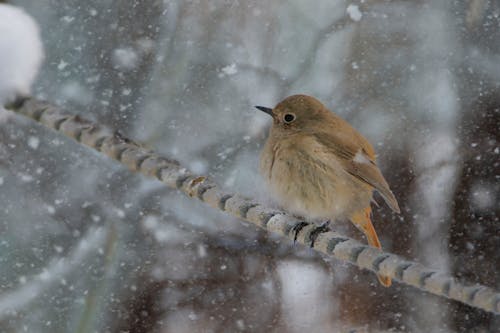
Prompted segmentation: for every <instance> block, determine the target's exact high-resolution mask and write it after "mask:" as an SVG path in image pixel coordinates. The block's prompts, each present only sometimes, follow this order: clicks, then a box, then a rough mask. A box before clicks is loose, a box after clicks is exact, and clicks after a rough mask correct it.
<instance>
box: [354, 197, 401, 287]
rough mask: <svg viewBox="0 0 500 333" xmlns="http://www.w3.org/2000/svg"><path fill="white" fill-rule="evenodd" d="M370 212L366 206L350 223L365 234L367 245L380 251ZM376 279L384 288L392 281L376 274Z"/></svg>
mask: <svg viewBox="0 0 500 333" xmlns="http://www.w3.org/2000/svg"><path fill="white" fill-rule="evenodd" d="M371 211H372V210H371V208H370V206H368V207H367V208H365V209H364V210H362V211H360V212H357V213H355V214H354V215H353V216H352V217H351V222H352V223H353V224H354V225H355V226H356V227H357V228H358V229H359V230H361V231H362V232H363V233H364V234H365V236H366V239H367V240H368V244H369V245H371V246H373V247H376V248H378V249H382V246H381V245H380V241H379V239H378V236H377V232H376V231H375V228H374V227H373V224H372V220H371ZM377 277H378V280H379V282H380V283H381V284H382V285H383V286H385V287H389V286H390V285H391V284H392V280H391V278H390V277H388V276H385V275H380V274H377Z"/></svg>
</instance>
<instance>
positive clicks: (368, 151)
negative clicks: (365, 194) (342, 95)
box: [314, 123, 400, 213]
mask: <svg viewBox="0 0 500 333" xmlns="http://www.w3.org/2000/svg"><path fill="white" fill-rule="evenodd" d="M346 124H347V123H346ZM347 126H348V128H349V129H348V130H345V129H346V127H344V131H343V133H342V134H340V133H335V132H333V131H328V132H322V133H315V135H314V136H315V139H316V140H317V141H318V143H319V146H321V147H325V149H327V150H328V151H329V153H331V154H334V155H335V157H336V158H337V160H338V161H339V162H340V164H341V165H342V166H343V167H344V170H345V171H346V172H347V173H349V174H351V175H352V176H354V177H356V178H357V179H359V180H361V181H363V182H365V183H367V184H369V185H370V186H373V187H374V188H375V190H377V191H378V192H379V193H380V194H381V195H382V197H383V198H384V200H385V202H386V203H387V205H389V207H390V208H391V209H392V210H393V211H395V212H397V213H399V212H400V210H399V205H398V202H397V200H396V197H394V194H393V193H392V192H391V190H390V188H389V184H387V181H386V180H385V178H384V176H383V175H382V173H381V172H380V170H379V168H378V167H377V164H376V163H375V152H374V150H373V147H372V145H371V144H370V143H369V142H368V140H366V139H365V138H364V137H363V136H362V135H361V134H359V133H358V132H357V131H356V130H355V129H354V128H352V127H351V126H350V125H347Z"/></svg>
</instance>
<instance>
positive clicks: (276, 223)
mask: <svg viewBox="0 0 500 333" xmlns="http://www.w3.org/2000/svg"><path fill="white" fill-rule="evenodd" d="M6 107H7V109H9V110H11V111H15V112H18V113H20V114H22V115H24V116H27V117H30V118H33V119H35V120H36V121H38V122H40V123H42V124H43V125H45V126H47V127H50V128H52V129H54V130H56V131H59V132H61V133H63V134H65V135H66V136H69V137H70V138H73V139H75V140H76V141H78V142H79V143H82V144H84V145H87V146H90V147H92V148H94V149H96V150H98V151H100V152H101V153H104V154H106V155H108V156H109V157H112V158H114V159H116V160H118V161H119V162H121V163H123V164H125V165H126V166H127V167H128V168H129V169H131V170H132V171H135V172H141V173H143V174H144V175H146V176H150V177H155V178H157V179H158V180H160V181H162V182H163V183H165V184H166V185H167V186H169V187H171V188H175V189H179V190H181V191H182V192H184V193H185V194H187V195H188V196H189V197H192V198H197V199H199V200H201V201H203V202H205V203H207V204H208V205H210V206H212V207H213V208H216V209H219V210H222V211H225V212H227V213H229V214H231V215H233V216H235V217H237V218H239V219H242V220H245V221H248V222H251V223H253V224H255V225H257V226H258V227H260V228H263V229H265V230H267V231H271V232H275V233H277V234H279V235H281V236H284V237H288V238H289V239H292V240H293V239H294V238H295V236H297V238H296V241H297V242H298V243H301V244H303V245H306V246H311V245H312V246H311V247H312V248H313V249H314V250H316V251H318V252H321V253H323V254H325V255H328V256H332V257H335V258H337V259H340V260H345V261H348V262H350V263H352V264H353V265H356V266H358V267H360V268H365V269H368V270H371V271H373V272H375V273H379V274H382V275H386V276H389V277H391V278H393V279H395V280H397V281H400V282H401V283H404V284H407V285H410V286H413V287H416V288H419V289H421V290H424V291H427V292H430V293H432V294H435V295H438V296H443V297H447V298H450V299H453V300H457V301H459V302H462V303H465V304H468V305H470V306H472V307H476V308H480V309H483V310H485V311H489V312H493V313H497V314H499V313H500V293H499V292H498V291H496V290H493V289H491V288H489V287H485V286H482V285H473V286H470V285H469V286H467V285H463V284H461V283H460V282H458V281H456V280H455V279H454V278H452V277H450V276H447V275H446V274H444V273H442V272H439V271H436V270H432V269H429V268H426V267H425V266H423V265H421V264H419V263H415V262H412V261H408V260H406V259H404V258H402V257H399V256H397V255H394V254H391V253H386V252H382V251H380V250H378V249H376V248H373V247H370V246H368V245H364V244H361V243H359V242H358V241H356V240H353V239H351V238H348V237H346V236H343V235H341V234H338V233H336V232H333V231H328V232H321V233H320V234H319V235H318V236H317V238H316V239H315V240H314V242H313V244H312V240H311V234H314V233H313V231H314V230H315V229H316V228H318V226H317V225H315V224H314V223H305V227H302V226H303V225H304V221H301V220H298V219H297V218H295V217H293V216H291V215H289V214H287V213H285V212H283V211H279V210H276V209H271V208H269V207H267V206H266V205H264V204H262V203H259V202H257V201H255V200H253V199H249V198H245V197H242V196H240V195H238V194H233V193H228V192H225V191H224V190H223V189H222V188H221V187H220V186H219V185H217V184H216V183H215V182H213V181H212V180H211V179H209V178H208V177H205V176H199V175H194V174H192V173H190V172H189V171H188V170H186V168H184V167H182V166H181V165H180V164H179V163H178V162H176V161H174V160H171V159H169V158H166V157H164V156H161V155H158V154H157V153H155V152H154V151H151V150H148V149H145V148H143V147H142V146H141V145H139V144H137V143H135V142H133V141H131V140H129V139H127V138H125V137H123V136H122V135H121V134H119V133H118V132H113V131H111V130H109V129H108V128H106V127H104V126H102V125H100V124H95V123H92V122H90V121H88V120H86V119H83V118H81V117H80V116H78V115H72V114H68V113H66V112H64V111H62V110H60V109H59V108H57V107H55V106H53V105H51V104H49V103H47V102H43V101H39V100H36V99H34V98H22V99H18V100H17V101H16V102H14V103H12V104H10V105H7V106H6ZM299 227H300V228H299ZM295 230H300V231H299V232H298V234H297V235H296V231H295Z"/></svg>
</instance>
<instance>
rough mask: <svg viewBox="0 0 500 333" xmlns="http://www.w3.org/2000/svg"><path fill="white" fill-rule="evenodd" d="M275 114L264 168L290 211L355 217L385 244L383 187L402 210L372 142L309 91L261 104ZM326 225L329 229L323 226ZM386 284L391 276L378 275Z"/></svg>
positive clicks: (371, 239) (370, 237) (323, 217)
mask: <svg viewBox="0 0 500 333" xmlns="http://www.w3.org/2000/svg"><path fill="white" fill-rule="evenodd" d="M255 107H256V108H257V109H258V110H260V111H263V112H265V113H267V114H268V115H270V116H271V117H272V119H273V123H272V126H271V128H270V131H269V135H268V137H267V140H266V142H265V144H264V147H263V149H262V152H261V155H260V172H261V174H262V176H263V178H264V179H265V181H266V183H267V184H268V188H269V189H270V192H271V194H272V196H273V197H274V198H275V199H276V200H277V201H278V203H279V204H280V205H281V206H282V207H283V208H284V209H285V210H287V211H289V212H291V213H293V214H295V215H298V216H301V217H304V218H308V219H311V220H313V221H327V223H324V224H323V226H325V225H326V226H327V225H328V224H329V221H332V220H333V221H337V220H350V221H351V222H352V223H353V224H354V225H355V226H356V227H357V228H358V229H359V230H360V231H361V232H363V234H364V235H365V237H366V238H367V241H368V244H369V245H371V246H373V247H376V248H378V249H381V248H382V246H381V244H380V241H379V238H378V236H377V233H376V231H375V228H374V227H373V223H372V219H371V202H372V200H373V193H374V191H377V192H378V193H379V194H380V195H381V196H382V198H383V199H384V201H385V202H386V204H387V205H388V206H389V207H390V208H391V209H392V210H393V211H394V212H396V213H400V209H399V205H398V202H397V200H396V197H395V196H394V194H393V193H392V191H391V189H390V188H389V185H388V183H387V181H386V180H385V178H384V176H383V175H382V173H381V171H380V169H379V167H378V166H377V162H376V155H375V150H374V148H373V146H372V145H371V144H370V142H369V141H368V140H367V139H366V138H365V137H364V136H363V135H361V134H360V133H359V132H358V131H357V130H356V129H354V128H353V127H352V126H351V125H350V124H349V123H348V122H347V121H345V120H344V119H342V118H341V117H339V116H338V115H336V114H335V113H333V112H331V111H330V110H329V109H327V107H325V106H324V105H323V104H322V103H321V102H320V101H319V100H318V99H316V98H314V97H312V96H308V95H293V96H289V97H286V98H285V99H284V100H282V101H281V102H279V103H278V104H277V105H276V106H275V107H274V108H269V107H264V106H255ZM322 231H323V230H322ZM378 280H379V282H380V283H381V284H382V285H383V286H386V287H389V286H390V285H391V283H392V281H391V278H390V277H388V276H384V275H380V274H379V275H378Z"/></svg>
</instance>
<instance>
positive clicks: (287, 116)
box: [283, 113, 295, 124]
mask: <svg viewBox="0 0 500 333" xmlns="http://www.w3.org/2000/svg"><path fill="white" fill-rule="evenodd" d="M283 120H284V121H285V123H287V124H289V123H291V122H292V121H294V120H295V115H294V114H293V113H287V114H285V116H284V117H283Z"/></svg>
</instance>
